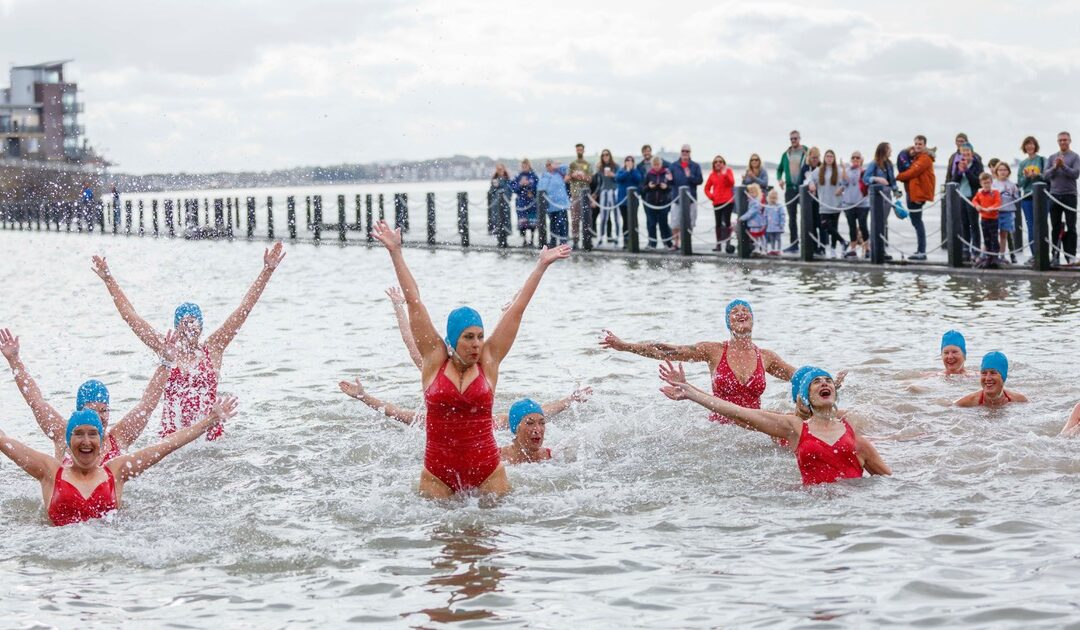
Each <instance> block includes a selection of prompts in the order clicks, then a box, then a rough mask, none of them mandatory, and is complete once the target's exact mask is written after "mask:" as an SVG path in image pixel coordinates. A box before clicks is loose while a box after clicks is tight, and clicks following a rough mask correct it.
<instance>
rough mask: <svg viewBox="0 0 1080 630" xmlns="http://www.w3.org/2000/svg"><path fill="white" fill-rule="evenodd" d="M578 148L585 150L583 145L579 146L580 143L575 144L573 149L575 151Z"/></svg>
mask: <svg viewBox="0 0 1080 630" xmlns="http://www.w3.org/2000/svg"><path fill="white" fill-rule="evenodd" d="M578 147H581V148H582V149H584V148H585V145H584V144H581V143H580V142H579V143H577V144H575V145H574V148H575V149H576V148H578Z"/></svg>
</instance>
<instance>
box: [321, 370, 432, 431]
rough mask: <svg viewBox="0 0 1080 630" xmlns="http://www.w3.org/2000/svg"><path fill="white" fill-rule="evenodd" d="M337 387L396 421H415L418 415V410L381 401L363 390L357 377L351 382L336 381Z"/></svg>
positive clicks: (408, 422)
mask: <svg viewBox="0 0 1080 630" xmlns="http://www.w3.org/2000/svg"><path fill="white" fill-rule="evenodd" d="M338 387H340V388H341V391H343V392H345V395H346V396H351V397H353V398H355V399H357V400H359V401H360V402H362V403H364V404H365V405H367V406H368V407H371V408H372V409H374V410H375V411H378V412H379V413H381V414H383V415H384V416H386V417H387V418H392V419H394V420H397V421H398V422H404V423H405V424H412V423H414V422H416V419H417V418H418V417H419V416H420V414H419V413H418V412H416V411H413V410H412V409H406V408H404V407H398V406H397V405H394V404H391V403H387V402H383V401H381V400H379V399H378V398H376V397H374V396H372V395H371V394H369V393H367V392H366V391H365V390H364V386H363V385H361V384H360V379H359V378H356V379H355V380H353V382H351V383H350V382H349V381H341V382H340V383H338Z"/></svg>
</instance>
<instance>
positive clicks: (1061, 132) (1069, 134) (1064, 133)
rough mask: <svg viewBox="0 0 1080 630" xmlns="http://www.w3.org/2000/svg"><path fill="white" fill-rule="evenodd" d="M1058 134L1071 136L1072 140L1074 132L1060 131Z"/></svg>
mask: <svg viewBox="0 0 1080 630" xmlns="http://www.w3.org/2000/svg"><path fill="white" fill-rule="evenodd" d="M1058 135H1059V136H1069V140H1072V134H1071V133H1069V132H1068V131H1059V132H1058Z"/></svg>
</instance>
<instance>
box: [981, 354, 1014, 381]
mask: <svg viewBox="0 0 1080 630" xmlns="http://www.w3.org/2000/svg"><path fill="white" fill-rule="evenodd" d="M979 369H982V370H994V371H995V372H997V373H998V374H1000V375H1001V382H1002V383H1004V382H1005V381H1007V380H1009V359H1008V358H1007V357H1006V356H1005V355H1004V354H1003V353H1001V352H996V351H995V352H987V353H986V356H984V357H983V360H982V367H981V368H979Z"/></svg>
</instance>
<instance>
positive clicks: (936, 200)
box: [878, 190, 942, 212]
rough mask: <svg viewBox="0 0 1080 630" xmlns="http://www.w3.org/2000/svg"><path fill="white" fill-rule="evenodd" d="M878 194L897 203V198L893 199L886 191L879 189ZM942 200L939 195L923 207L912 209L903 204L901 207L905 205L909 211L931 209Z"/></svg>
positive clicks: (890, 203)
mask: <svg viewBox="0 0 1080 630" xmlns="http://www.w3.org/2000/svg"><path fill="white" fill-rule="evenodd" d="M878 194H879V195H881V196H882V197H883V198H884V199H885V201H887V202H888V203H889V205H893V204H895V203H896V202H895V200H894V199H893V197H892V196H891V195H886V194H885V192H884V191H880V190H879V191H878ZM941 200H942V197H938V198H937V199H935V200H934V201H931V202H930V204H929V205H926V206H923V207H921V208H915V209H911V208H909V207H907V206H901V207H903V208H904V210H907V211H908V212H922V211H923V210H929V209H930V208H933V207H934V206H936V205H938V204H940V203H941Z"/></svg>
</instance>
